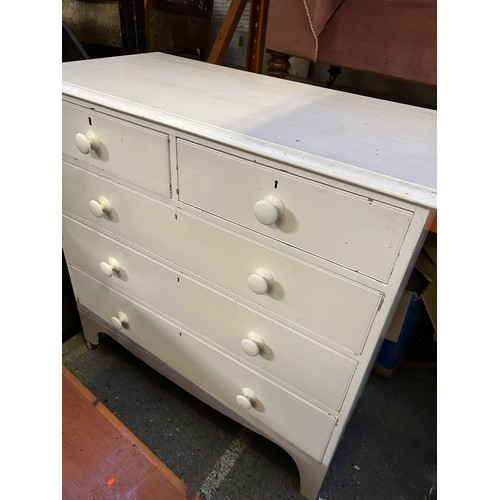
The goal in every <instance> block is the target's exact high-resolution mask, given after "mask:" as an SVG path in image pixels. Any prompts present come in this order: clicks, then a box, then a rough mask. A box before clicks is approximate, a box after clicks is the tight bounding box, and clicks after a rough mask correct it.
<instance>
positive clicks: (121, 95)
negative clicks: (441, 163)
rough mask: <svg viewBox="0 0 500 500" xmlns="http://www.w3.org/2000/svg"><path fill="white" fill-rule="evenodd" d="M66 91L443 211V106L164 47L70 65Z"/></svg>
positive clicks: (66, 72) (65, 67) (65, 70)
mask: <svg viewBox="0 0 500 500" xmlns="http://www.w3.org/2000/svg"><path fill="white" fill-rule="evenodd" d="M62 76H63V84H62V90H63V95H65V96H67V97H73V98H77V99H82V100H85V101H88V102H91V103H92V104H93V105H96V106H101V107H104V108H111V109H113V110H116V111H119V112H122V113H125V114H128V115H130V116H132V117H136V118H140V119H145V120H148V121H150V122H153V123H157V124H159V125H162V126H166V127H171V128H174V129H177V130H182V131H184V132H188V133H190V134H194V135H198V136H202V137H204V138H206V139H211V140H213V141H217V142H220V143H230V144H231V145H232V146H233V147H238V148H240V149H242V150H243V151H247V152H250V153H253V154H258V155H260V156H262V157H265V158H269V159H271V160H275V161H279V162H285V163H287V164H290V165H293V166H294V167H297V168H299V169H306V170H307V171H309V172H313V173H317V174H319V175H322V176H326V177H330V178H333V179H337V180H341V181H347V182H351V183H354V184H357V185H360V186H362V187H366V188H368V189H374V190H376V191H379V192H382V193H385V194H388V195H391V196H396V197H399V198H403V199H406V200H409V201H411V202H415V203H417V204H420V205H424V206H428V207H431V208H435V207H436V195H437V187H436V185H437V182H436V112H435V111H433V110H428V109H423V108H418V107H414V106H408V105H403V104H398V103H393V102H388V101H384V100H379V99H373V98H368V97H363V96H357V95H352V94H347V93H344V92H339V91H335V90H330V89H324V88H318V87H315V86H310V85H304V84H301V83H297V82H290V81H285V80H279V79H276V78H271V77H268V76H264V75H257V74H252V73H247V72H244V71H238V70H234V69H229V68H224V67H221V66H216V65H211V64H207V63H202V62H199V61H192V60H188V59H183V58H180V57H176V56H170V55H166V54H160V53H148V54H138V55H133V56H125V57H113V58H105V59H94V60H87V61H76V62H69V63H64V64H63V71H62Z"/></svg>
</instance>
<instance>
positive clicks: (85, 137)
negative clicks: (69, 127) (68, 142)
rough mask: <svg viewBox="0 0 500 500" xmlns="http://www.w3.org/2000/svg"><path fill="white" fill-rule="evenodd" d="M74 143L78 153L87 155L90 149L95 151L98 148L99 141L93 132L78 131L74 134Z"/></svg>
mask: <svg viewBox="0 0 500 500" xmlns="http://www.w3.org/2000/svg"><path fill="white" fill-rule="evenodd" d="M75 144H76V147H77V148H78V151H80V153H83V154H84V155H87V154H89V153H90V151H92V149H93V150H94V151H97V150H98V149H99V144H100V142H99V139H98V138H97V136H96V135H95V134H94V132H87V133H86V134H82V133H81V132H78V134H76V135H75Z"/></svg>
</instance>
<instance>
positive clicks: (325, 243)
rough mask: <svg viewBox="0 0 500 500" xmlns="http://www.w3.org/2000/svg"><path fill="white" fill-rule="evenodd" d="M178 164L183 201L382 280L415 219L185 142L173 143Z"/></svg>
mask: <svg viewBox="0 0 500 500" xmlns="http://www.w3.org/2000/svg"><path fill="white" fill-rule="evenodd" d="M177 168H178V179H179V200H180V201H182V202H184V203H187V204H189V205H192V206H195V207H198V208H201V209H202V210H206V211H208V212H210V213H213V214H215V215H218V216H220V217H223V218H225V219H227V220H230V221H233V222H235V223H237V224H240V225H243V226H245V227H248V228H250V229H253V230H255V231H259V232H261V233H264V234H266V235H267V236H270V237H272V238H275V239H278V240H280V241H284V242H286V243H288V244H290V245H293V246H295V247H298V248H300V249H303V250H305V251H307V252H310V253H312V254H315V255H317V256H319V257H322V258H325V259H327V260H329V261H331V262H335V263H337V264H340V265H342V266H345V267H347V268H349V269H352V270H354V271H357V272H359V273H362V274H365V275H367V276H370V277H372V278H375V279H377V280H380V281H382V282H387V281H388V279H389V277H390V275H391V272H392V269H393V266H394V263H395V261H396V258H397V256H398V253H399V249H400V247H401V244H402V241H403V238H404V236H405V234H406V231H407V229H408V226H409V223H410V220H411V217H412V214H411V212H408V211H406V210H402V209H399V208H397V207H393V206H390V205H387V204H384V203H380V202H378V201H376V200H374V199H372V198H368V197H363V196H359V195H357V194H353V193H350V192H347V191H342V190H340V189H334V188H332V187H329V186H326V185H323V184H320V183H317V182H311V181H308V180H306V179H302V178H299V177H297V176H293V175H290V174H287V173H284V172H280V171H278V170H273V169H271V168H266V167H263V166H259V165H257V164H256V163H255V162H250V161H247V160H244V159H241V158H238V157H236V156H233V155H230V154H225V153H222V152H219V151H216V150H214V149H210V148H207V147H203V146H199V145H197V144H192V143H190V142H186V141H184V140H178V141H177ZM270 196H271V197H274V198H269V197H270ZM276 199H278V200H280V201H281V203H282V204H283V205H282V206H281V208H280V206H279V202H277V201H276ZM283 209H284V212H283V213H282V215H281V216H279V214H280V210H283ZM275 215H278V216H279V217H278V219H277V221H276V222H274V223H270V221H272V220H273V219H274V216H275ZM261 220H262V221H264V222H261Z"/></svg>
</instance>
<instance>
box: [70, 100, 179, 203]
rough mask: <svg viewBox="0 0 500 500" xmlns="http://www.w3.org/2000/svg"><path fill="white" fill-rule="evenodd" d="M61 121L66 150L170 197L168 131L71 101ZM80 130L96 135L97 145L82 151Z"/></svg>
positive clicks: (105, 169)
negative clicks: (106, 113)
mask: <svg viewBox="0 0 500 500" xmlns="http://www.w3.org/2000/svg"><path fill="white" fill-rule="evenodd" d="M62 121H63V127H62V146H63V153H64V154H66V155H68V156H70V157H71V158H74V159H76V160H78V161H81V162H83V163H87V164H89V165H92V166H93V167H96V168H98V169H100V170H103V171H105V172H109V173H111V174H114V175H116V176H119V177H121V178H124V179H127V180H130V181H132V182H134V183H136V184H139V185H141V186H144V187H146V188H148V189H151V190H152V191H155V192H157V193H160V194H162V195H164V196H169V197H170V166H169V161H170V160H169V155H168V136H167V135H165V134H160V133H158V132H155V131H153V130H149V129H145V128H142V127H140V126H138V125H133V124H132V123H127V122H124V121H121V120H119V119H115V118H112V117H109V116H106V115H103V114H101V113H97V112H95V111H91V110H89V109H85V108H83V107H78V106H75V105H72V104H69V103H63V118H62ZM77 134H83V136H85V137H87V138H89V137H90V138H93V137H94V138H95V139H96V141H97V143H98V147H96V148H95V149H94V148H92V149H90V150H89V152H88V153H85V154H84V153H82V152H81V151H80V150H79V149H78V147H77V140H76V136H77ZM79 137H80V141H83V142H84V143H85V139H84V138H83V137H82V135H80V136H79ZM85 144H86V143H85ZM85 144H84V145H85Z"/></svg>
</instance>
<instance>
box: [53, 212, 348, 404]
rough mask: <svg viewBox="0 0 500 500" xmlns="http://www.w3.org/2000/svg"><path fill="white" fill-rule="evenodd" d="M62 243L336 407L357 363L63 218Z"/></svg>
mask: <svg viewBox="0 0 500 500" xmlns="http://www.w3.org/2000/svg"><path fill="white" fill-rule="evenodd" d="M63 241H64V249H65V252H66V254H67V255H68V256H69V257H68V260H69V261H70V263H71V264H73V265H76V266H77V267H79V268H81V269H83V270H84V271H85V272H86V273H88V274H90V275H91V276H93V277H94V278H96V279H99V280H100V281H103V282H104V283H105V284H106V285H108V286H110V287H113V288H116V289H119V290H121V291H122V292H123V293H126V294H127V295H129V296H133V297H137V298H139V299H140V300H141V301H142V302H145V303H147V304H148V307H151V308H153V309H155V310H157V311H160V312H161V313H163V314H165V315H166V316H169V317H171V318H173V319H175V320H176V321H178V322H180V323H182V324H183V325H185V326H186V327H188V328H190V329H191V330H192V331H195V332H198V333H199V334H201V335H203V336H204V337H206V338H208V339H210V340H211V341H213V342H215V343H216V344H217V345H220V346H222V347H223V348H224V349H226V350H227V351H229V352H231V353H233V355H235V356H237V357H239V358H242V359H243V360H244V361H245V362H247V363H250V364H251V365H253V366H256V367H258V368H260V369H261V370H264V371H265V372H267V373H269V374H271V375H272V376H274V377H276V378H277V379H279V380H281V381H282V382H284V383H286V384H287V385H290V386H292V387H293V388H294V389H297V390H299V391H301V393H302V394H303V396H304V397H306V398H312V399H313V401H314V402H319V403H321V404H323V405H325V406H326V407H328V408H330V409H332V410H334V411H337V412H338V411H340V409H341V406H342V403H343V401H344V397H345V394H346V392H347V389H348V387H349V384H350V381H351V379H352V376H353V374H354V371H355V369H356V362H354V361H353V360H351V359H349V358H348V357H346V356H343V355H341V354H339V353H337V352H336V351H334V350H332V349H329V348H326V347H324V346H322V345H320V344H318V343H317V342H314V341H312V340H310V339H309V338H307V337H305V336H303V335H301V334H299V333H298V332H295V331H294V330H291V329H289V328H287V327H285V326H284V325H281V324H279V323H277V322H274V321H271V320H269V319H268V318H266V317H265V316H263V315H261V314H258V313H256V312H254V311H252V310H251V309H249V308H248V307H245V306H243V305H242V304H240V303H238V302H235V301H234V300H232V299H230V298H229V297H227V296H225V295H223V294H220V293H217V292H215V291H213V290H211V289H210V288H208V287H206V286H203V285H201V284H199V283H198V282H196V281H195V280H192V279H190V278H188V277H186V276H184V275H181V274H179V273H176V272H175V271H174V270H172V269H170V268H168V267H166V266H163V265H159V264H158V263H156V262H155V261H153V260H151V259H149V258H147V257H145V256H143V255H142V254H140V253H138V252H136V251H134V250H132V249H131V248H128V247H125V246H123V245H120V244H118V243H116V242H115V241H113V240H112V239H110V238H107V237H105V236H102V235H101V234H99V233H97V232H96V231H93V230H91V229H89V228H87V227H86V226H84V225H82V224H80V223H78V222H75V221H73V220H71V219H69V218H67V217H64V218H63ZM110 259H113V260H111V264H113V262H114V263H115V266H116V265H117V266H119V270H117V271H116V272H112V271H113V269H110V267H111V264H110ZM316 367H320V369H316ZM326 387H327V388H328V389H327V390H325V388H326Z"/></svg>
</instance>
